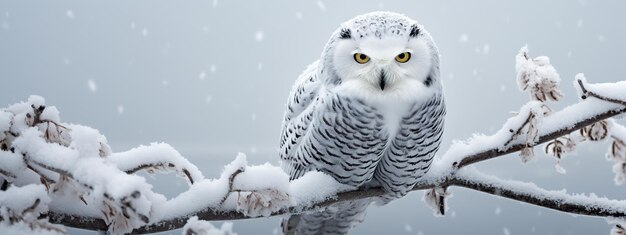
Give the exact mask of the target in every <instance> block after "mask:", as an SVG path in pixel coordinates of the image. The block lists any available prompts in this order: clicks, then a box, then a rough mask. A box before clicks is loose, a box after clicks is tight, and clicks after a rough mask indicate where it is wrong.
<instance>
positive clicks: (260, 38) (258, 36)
mask: <svg viewBox="0 0 626 235" xmlns="http://www.w3.org/2000/svg"><path fill="white" fill-rule="evenodd" d="M264 37H265V35H263V31H261V30H259V31H257V32H256V34H254V39H255V40H256V41H257V42H260V41H263V38H264Z"/></svg>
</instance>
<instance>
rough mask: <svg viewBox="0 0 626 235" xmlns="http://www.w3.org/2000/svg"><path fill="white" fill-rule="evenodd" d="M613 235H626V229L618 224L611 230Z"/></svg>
mask: <svg viewBox="0 0 626 235" xmlns="http://www.w3.org/2000/svg"><path fill="white" fill-rule="evenodd" d="M611 235H626V229H624V227H623V226H622V225H620V224H616V225H615V226H613V228H612V229H611Z"/></svg>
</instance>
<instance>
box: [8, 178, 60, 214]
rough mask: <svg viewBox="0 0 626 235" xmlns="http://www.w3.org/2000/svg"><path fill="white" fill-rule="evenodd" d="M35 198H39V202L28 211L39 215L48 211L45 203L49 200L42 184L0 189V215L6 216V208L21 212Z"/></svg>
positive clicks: (32, 202)
mask: <svg viewBox="0 0 626 235" xmlns="http://www.w3.org/2000/svg"><path fill="white" fill-rule="evenodd" d="M36 200H39V201H40V203H39V204H37V206H36V207H35V208H33V209H32V210H30V211H31V212H28V213H33V214H34V215H36V216H39V215H40V214H43V213H45V212H47V211H48V207H47V204H48V203H49V202H50V197H48V193H47V192H46V187H44V186H43V185H34V184H30V185H25V186H22V187H17V186H11V187H9V188H8V189H7V190H6V191H0V208H2V209H0V210H2V213H1V214H0V217H2V218H4V219H6V218H5V216H8V214H6V213H7V210H6V209H7V208H8V209H9V210H10V211H12V212H13V213H18V214H22V213H24V211H26V210H27V209H30V208H31V207H32V205H33V204H34V202H35V201H36ZM0 221H1V222H3V221H6V220H0Z"/></svg>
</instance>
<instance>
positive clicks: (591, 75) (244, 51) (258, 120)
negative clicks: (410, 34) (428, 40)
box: [0, 0, 626, 234]
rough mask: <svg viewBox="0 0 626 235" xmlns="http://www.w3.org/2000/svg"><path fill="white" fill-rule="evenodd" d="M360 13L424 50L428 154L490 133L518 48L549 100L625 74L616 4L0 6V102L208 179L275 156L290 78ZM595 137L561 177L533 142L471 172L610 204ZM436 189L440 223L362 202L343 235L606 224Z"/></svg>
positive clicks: (512, 104)
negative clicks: (441, 129)
mask: <svg viewBox="0 0 626 235" xmlns="http://www.w3.org/2000/svg"><path fill="white" fill-rule="evenodd" d="M375 10H389V11H396V12H400V13H403V14H406V15H407V16H409V17H411V18H414V19H416V20H418V21H419V22H420V23H421V24H423V25H425V27H426V29H427V30H428V31H429V32H430V33H431V34H432V36H433V37H434V39H435V41H436V42H437V44H438V46H439V49H440V52H441V57H442V67H441V69H442V77H443V78H444V84H445V92H446V99H447V100H446V102H447V105H448V117H447V120H446V130H445V131H446V132H445V134H444V140H443V144H442V149H444V150H445V149H446V148H447V147H448V146H449V145H450V144H451V143H452V140H454V139H466V138H468V137H470V136H471V135H472V134H473V133H478V132H480V133H485V134H491V133H493V132H495V130H497V129H498V128H499V127H500V126H501V125H502V123H503V122H504V121H505V120H506V118H508V117H509V116H510V112H511V111H517V110H518V108H519V107H520V106H521V105H522V104H524V103H525V102H527V101H528V97H527V95H526V94H524V93H521V92H519V91H518V88H517V86H516V83H515V69H514V62H515V61H514V56H515V54H516V53H517V51H518V50H519V48H520V47H522V46H524V45H528V46H529V48H530V53H531V55H532V56H539V55H547V56H550V58H551V61H552V63H553V65H554V66H555V67H556V69H557V70H558V71H559V72H560V74H561V78H562V84H563V85H562V86H561V87H562V90H563V91H564V93H565V99H564V100H563V101H561V102H559V103H557V104H552V105H551V106H552V107H553V108H554V109H560V108H561V107H563V106H564V105H567V104H571V103H573V102H576V100H577V97H576V95H575V92H574V89H573V87H572V81H573V77H574V75H575V74H576V73H578V72H584V73H585V74H586V76H587V79H588V80H589V81H590V82H611V81H618V80H623V79H624V77H626V76H625V75H626V72H625V71H624V70H622V69H623V67H624V64H623V63H624V61H625V60H624V55H626V46H625V45H624V44H623V42H625V41H626V26H625V24H624V22H626V14H624V10H626V3H625V2H623V1H585V0H580V1H566V0H555V1H540V0H534V1H510V0H504V1H503V0H492V1H471V2H470V1H461V0H457V1H411V2H409V1H397V2H379V1H357V0H351V1H328V0H326V1H323V2H320V1H303V0H297V1H287V0H267V1H240V0H234V1H225V0H218V1H213V0H203V1H148V0H137V1H122V0H116V1H86V0H75V1H31V0H24V1H10V0H0V84H2V85H1V86H2V92H0V105H2V106H5V105H7V104H10V103H15V102H18V101H20V100H25V99H26V98H27V97H28V96H29V95H30V94H38V95H41V96H44V97H45V98H46V101H47V103H48V104H49V105H55V106H57V107H58V108H59V110H60V111H61V117H62V121H64V122H71V123H79V124H84V125H88V126H92V127H94V128H97V129H99V130H100V131H101V132H102V133H103V134H105V135H106V136H107V138H108V139H109V143H110V144H111V146H112V148H113V150H114V151H124V150H127V149H129V148H131V147H135V146H138V145H140V144H148V143H150V142H154V141H159V142H161V141H162V142H167V143H169V144H171V145H173V146H174V147H175V148H176V149H178V150H179V151H180V152H181V153H182V154H183V155H185V156H186V157H188V158H189V159H190V160H191V161H192V162H194V163H196V164H197V165H198V166H199V167H200V169H201V170H202V171H203V172H204V174H205V175H206V176H207V177H217V176H218V175H219V172H220V171H221V167H222V166H223V165H224V164H226V163H227V162H229V161H230V160H232V159H233V158H234V156H235V155H236V153H237V152H244V153H247V154H248V156H249V161H250V162H251V163H264V162H266V161H270V162H272V163H276V162H277V158H278V157H277V154H276V150H275V149H276V147H277V145H278V135H279V131H280V124H281V120H282V115H283V108H284V104H285V101H286V99H287V95H288V93H289V90H290V88H291V86H292V84H293V81H294V80H295V78H296V77H297V76H298V75H299V74H300V72H301V71H302V70H303V69H304V68H305V67H306V66H307V65H308V64H309V63H311V62H313V61H314V60H316V59H318V58H319V56H320V54H321V50H322V48H323V47H324V45H325V43H326V41H327V40H328V37H329V36H330V34H331V33H332V32H333V31H334V30H335V29H336V28H337V27H338V25H339V24H340V23H341V22H343V21H346V20H348V19H350V18H352V17H354V16H356V15H359V14H362V13H366V12H370V11H375ZM464 35H466V36H464ZM89 81H93V83H94V84H95V88H96V89H94V90H92V89H90V87H89ZM122 109H123V110H122ZM608 144H609V143H608V142H605V143H600V144H585V145H582V146H580V147H579V149H578V152H577V153H575V154H573V155H571V156H567V157H566V158H565V160H564V161H563V166H564V167H565V168H566V169H567V170H568V174H567V175H559V174H557V173H556V172H555V171H554V161H553V160H552V159H550V158H549V157H546V156H544V155H543V154H541V153H540V152H541V151H540V150H539V149H537V150H536V152H537V153H539V154H538V156H537V159H538V160H536V161H534V162H531V163H529V164H525V165H522V164H521V163H520V161H519V159H518V158H517V157H516V156H513V155H512V156H507V157H504V158H502V159H497V160H493V161H490V162H486V163H484V164H482V163H481V164H480V166H479V167H478V168H479V169H481V170H484V171H485V172H488V173H492V174H496V175H499V176H502V177H503V178H512V179H519V180H524V181H533V182H535V183H537V184H538V185H540V186H542V187H545V188H548V189H562V188H567V189H568V191H570V192H576V193H582V192H595V193H596V194H598V195H601V196H608V197H611V198H625V195H626V194H625V192H626V190H625V189H626V186H615V185H614V184H613V181H612V178H613V173H612V172H611V164H610V163H609V162H607V161H605V160H604V152H605V151H606V149H607V148H608ZM152 180H153V182H155V187H156V189H157V190H159V191H161V192H163V193H164V194H166V195H167V196H169V197H171V196H174V195H176V193H177V192H180V191H181V190H184V188H185V186H184V183H183V182H182V180H180V179H176V178H173V176H171V175H170V176H165V177H163V176H156V177H154V178H152ZM452 192H453V193H454V197H453V198H452V199H450V200H449V205H450V207H451V210H450V213H449V215H448V216H446V217H444V218H435V217H433V216H432V213H431V211H430V209H428V208H427V207H426V206H425V205H424V203H423V202H421V201H420V198H421V197H422V193H421V192H415V193H411V194H410V195H409V196H407V197H405V198H403V199H401V200H398V201H396V202H394V203H391V204H390V205H388V206H385V207H382V208H373V209H370V211H369V212H368V216H367V218H366V221H365V222H364V223H363V224H361V225H360V226H358V227H357V228H356V229H355V230H353V233H354V234H381V233H389V234H452V233H458V232H467V231H472V232H471V233H476V234H608V231H609V229H610V228H611V226H609V225H608V224H607V223H606V222H605V221H604V220H603V219H598V218H588V217H573V216H570V215H567V214H563V213H559V212H554V211H550V210H546V209H542V208H538V207H534V206H530V205H525V204H521V203H517V202H512V201H509V200H506V199H499V198H497V197H493V196H490V195H486V194H481V193H477V192H472V191H468V190H465V189H460V188H454V189H452ZM278 220H279V219H278V218H269V219H267V218H262V219H255V220H248V221H237V222H235V230H236V231H237V232H238V233H239V234H259V233H261V234H271V233H272V232H273V231H274V230H275V229H276V228H277V225H278V223H279V222H278ZM219 223H220V222H218V223H217V224H219ZM71 232H72V233H77V234H78V233H86V232H84V231H77V230H72V231H71ZM507 232H508V233H507ZM173 233H175V234H178V233H180V232H179V231H174V232H173Z"/></svg>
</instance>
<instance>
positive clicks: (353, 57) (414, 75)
mask: <svg viewBox="0 0 626 235" xmlns="http://www.w3.org/2000/svg"><path fill="white" fill-rule="evenodd" d="M322 63H323V66H322V69H321V71H320V72H321V73H326V74H323V75H324V76H322V77H326V78H328V79H329V80H328V81H327V84H328V85H329V86H334V87H337V88H345V89H353V90H359V91H363V92H369V93H372V92H373V93H375V94H393V93H398V92H403V91H407V90H411V91H415V90H429V89H432V88H435V89H441V88H440V87H441V85H440V81H439V53H438V51H437V47H436V46H435V44H434V42H433V40H432V38H431V37H430V35H429V34H428V32H426V31H425V30H424V28H423V27H422V26H421V25H419V24H417V22H416V21H414V20H412V19H410V18H408V17H406V16H404V15H400V14H397V13H390V12H373V13H368V14H365V15H361V16H357V17H355V18H353V19H351V20H349V21H347V22H345V23H343V24H342V25H341V27H340V28H339V29H337V30H336V31H335V33H334V34H333V35H332V37H331V39H330V40H329V42H328V44H327V46H326V48H325V50H324V53H323V55H322Z"/></svg>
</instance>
